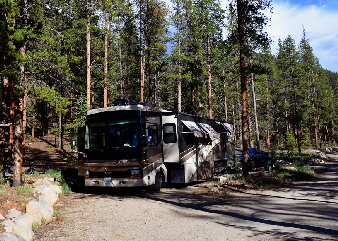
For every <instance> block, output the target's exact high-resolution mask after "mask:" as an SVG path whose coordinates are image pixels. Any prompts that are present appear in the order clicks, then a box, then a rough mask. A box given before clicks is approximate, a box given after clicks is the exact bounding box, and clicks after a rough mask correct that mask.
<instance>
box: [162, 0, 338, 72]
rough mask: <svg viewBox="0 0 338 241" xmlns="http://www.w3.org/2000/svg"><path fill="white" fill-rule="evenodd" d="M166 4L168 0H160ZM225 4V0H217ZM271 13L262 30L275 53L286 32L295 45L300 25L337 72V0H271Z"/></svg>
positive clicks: (323, 60)
mask: <svg viewBox="0 0 338 241" xmlns="http://www.w3.org/2000/svg"><path fill="white" fill-rule="evenodd" d="M164 1H165V2H167V3H168V4H169V5H171V4H170V0H164ZM219 1H220V3H221V5H222V7H223V8H226V7H227V5H228V2H229V0H219ZM271 1H272V5H273V13H272V14H269V17H271V21H270V22H269V26H267V28H266V31H267V32H268V34H269V36H270V38H271V39H272V41H273V42H272V46H271V50H272V52H273V53H274V54H275V53H276V52H277V49H278V39H281V40H282V41H283V40H284V39H286V38H287V36H288V35H290V36H291V37H292V38H293V39H294V40H295V43H296V45H297V46H298V45H299V42H300V40H301V38H302V36H303V26H304V28H305V31H306V37H307V39H308V40H309V42H310V45H311V47H312V49H313V53H314V55H315V56H316V57H317V58H318V59H319V62H320V64H321V66H322V67H323V68H324V69H328V70H331V71H333V72H338V0H271Z"/></svg>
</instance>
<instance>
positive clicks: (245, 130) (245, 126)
mask: <svg viewBox="0 0 338 241" xmlns="http://www.w3.org/2000/svg"><path fill="white" fill-rule="evenodd" d="M242 4H243V1H242V0H237V15H238V34H239V45H240V56H239V62H240V73H241V95H242V147H243V159H242V169H243V176H244V177H247V176H248V175H249V165H248V159H249V153H248V147H249V119H248V90H247V79H246V73H245V71H246V62H245V39H244V25H243V10H242V7H243V6H242Z"/></svg>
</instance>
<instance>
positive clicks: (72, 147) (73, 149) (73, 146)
mask: <svg viewBox="0 0 338 241" xmlns="http://www.w3.org/2000/svg"><path fill="white" fill-rule="evenodd" d="M70 146H71V149H72V152H75V153H78V154H82V155H83V157H87V155H86V153H84V152H81V151H77V150H75V149H76V141H74V140H73V141H72V143H71V145H70Z"/></svg>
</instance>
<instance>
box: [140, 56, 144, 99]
mask: <svg viewBox="0 0 338 241" xmlns="http://www.w3.org/2000/svg"><path fill="white" fill-rule="evenodd" d="M144 81H145V74H144V54H143V50H141V54H140V88H141V90H140V101H141V102H144Z"/></svg>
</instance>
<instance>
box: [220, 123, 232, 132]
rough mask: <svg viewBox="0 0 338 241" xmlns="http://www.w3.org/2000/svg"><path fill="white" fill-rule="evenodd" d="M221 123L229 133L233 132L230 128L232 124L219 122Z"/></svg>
mask: <svg viewBox="0 0 338 241" xmlns="http://www.w3.org/2000/svg"><path fill="white" fill-rule="evenodd" d="M221 125H222V126H223V127H224V129H225V130H226V131H227V132H229V133H233V132H234V131H233V130H232V126H231V125H230V124H228V123H221Z"/></svg>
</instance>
